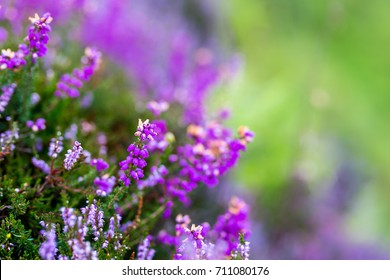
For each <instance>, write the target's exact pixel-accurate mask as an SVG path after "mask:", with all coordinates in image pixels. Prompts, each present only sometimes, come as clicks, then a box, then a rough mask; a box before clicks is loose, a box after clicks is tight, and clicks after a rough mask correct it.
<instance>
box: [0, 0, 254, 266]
mask: <svg viewBox="0 0 390 280" xmlns="http://www.w3.org/2000/svg"><path fill="white" fill-rule="evenodd" d="M16 2H17V3H19V2H23V1H16ZM76 2H77V1H75V3H76ZM113 2H115V3H116V5H119V1H113ZM42 3H44V1H43V2H42ZM72 3H73V2H72ZM4 8H5V9H9V7H7V6H5V7H2V9H4ZM20 14H23V13H20ZM8 16H9V14H8ZM119 18H120V17H119ZM99 19H100V18H99ZM8 20H9V18H8ZM55 22H56V17H55V16H53V17H52V16H51V14H50V13H44V14H43V15H42V16H40V15H38V14H35V15H34V16H33V17H30V25H29V27H28V28H27V35H26V37H25V39H24V43H20V42H18V41H22V40H18V39H16V37H18V36H17V35H16V34H18V33H17V32H14V33H12V31H11V29H10V33H9V34H8V38H11V39H12V40H11V39H10V40H9V42H8V41H7V42H6V43H5V46H4V49H3V50H2V51H1V57H0V86H1V95H0V203H1V206H0V217H1V227H0V257H1V259H50V260H52V259H58V260H65V259H153V258H155V257H157V258H168V259H248V258H249V256H250V252H249V250H250V242H249V241H248V240H249V238H250V234H251V231H250V221H249V208H250V207H249V205H248V204H247V203H245V202H244V201H243V200H242V199H240V198H238V197H233V198H232V200H231V202H230V204H229V206H228V207H226V208H227V210H226V213H225V214H222V213H220V215H219V216H218V217H217V221H216V222H215V224H214V226H210V224H209V223H212V222H213V221H204V222H203V223H202V224H201V225H195V223H191V219H190V218H189V217H190V216H196V212H194V213H192V210H191V209H192V206H193V205H192V199H191V196H192V194H193V191H194V190H195V189H196V190H197V191H199V192H202V191H205V190H207V188H219V187H222V186H223V185H221V184H220V180H221V179H222V178H224V177H225V176H226V174H227V173H228V172H229V170H231V169H232V168H233V167H234V166H235V165H236V164H237V162H238V159H239V157H240V155H241V154H242V153H243V152H245V151H246V149H247V146H248V144H249V143H250V142H251V141H252V140H253V137H254V133H253V132H251V131H250V130H249V129H248V128H247V127H244V126H243V127H240V128H239V129H238V130H237V132H236V133H234V132H233V131H231V130H230V129H229V128H227V127H226V126H225V125H224V123H223V118H220V117H215V116H211V115H207V114H205V110H204V102H205V96H206V93H207V94H208V93H209V91H210V89H211V87H212V86H215V85H216V82H217V80H218V78H219V77H220V72H219V70H218V66H217V65H216V64H214V63H212V53H211V51H210V50H206V49H197V50H195V47H192V49H191V50H189V51H186V52H184V53H182V51H183V50H184V48H183V47H182V46H181V45H180V46H176V45H175V44H182V43H183V42H182V41H180V40H181V39H180V38H179V37H177V36H176V35H175V36H172V37H169V36H170V35H171V34H168V35H169V36H168V35H167V36H168V38H169V40H168V42H169V43H168V44H171V41H170V40H171V39H173V38H179V39H180V40H179V39H175V41H174V42H175V44H174V46H173V47H172V49H171V50H168V51H167V53H163V54H161V53H160V50H157V49H155V48H150V49H149V52H150V53H148V54H147V55H148V56H147V59H148V60H149V59H150V60H153V59H155V58H156V57H164V56H168V57H170V58H171V59H170V62H169V63H168V64H165V66H164V67H165V68H164V69H165V74H164V75H166V76H164V78H163V79H161V77H160V78H156V77H155V76H154V74H153V75H151V76H148V77H145V76H144V75H147V74H146V73H147V72H149V70H150V69H146V70H147V71H143V69H141V68H140V67H141V65H142V66H145V67H146V66H148V67H151V65H153V63H149V64H148V63H147V62H144V61H141V62H134V63H136V64H134V65H130V67H131V69H132V71H131V73H133V77H132V78H133V80H134V81H135V83H134V85H133V92H130V90H128V89H127V90H124V88H127V87H129V84H130V83H128V82H127V77H128V73H126V74H123V73H122V71H121V70H123V69H122V68H121V67H120V66H119V67H118V66H117V64H113V63H112V62H111V61H110V58H109V57H110V56H113V54H119V52H117V49H115V48H116V47H117V46H119V45H120V44H121V41H120V39H118V40H119V42H114V44H113V48H114V50H112V49H109V48H108V49H107V48H104V47H103V48H101V50H99V49H98V48H95V45H96V46H99V45H102V42H101V41H99V40H96V41H95V43H96V44H91V46H87V47H86V48H85V49H82V48H79V47H75V50H74V53H75V54H77V59H72V55H74V56H76V55H75V54H73V53H71V52H66V51H65V50H64V49H62V48H61V47H60V46H59V45H58V42H57V43H53V46H51V44H50V43H51V37H52V34H53V37H54V38H55V39H57V40H58V37H57V36H58V34H59V33H56V30H55V25H54V24H55ZM95 23H96V22H95ZM88 24H90V25H91V26H89V27H88ZM113 24H114V23H113ZM129 24H133V22H131V21H130V23H129ZM11 27H12V21H11ZM83 27H84V28H86V29H87V30H88V28H93V27H94V22H93V21H92V20H91V22H90V23H88V22H85V23H84V25H83ZM95 33H96V34H94V32H89V34H90V36H95V35H96V36H98V32H97V31H95ZM11 34H15V38H12V36H11ZM93 34H94V35H93ZM135 34H138V33H136V32H135ZM145 34H146V35H147V36H150V31H148V32H147V33H145ZM116 38H121V37H120V36H119V37H116ZM148 38H149V37H148ZM183 38H186V37H183ZM160 39H161V40H163V38H160ZM176 40H179V41H176ZM91 41H93V40H92V39H91V40H90V41H89V42H91ZM15 42H18V43H15ZM131 43H132V42H131V41H130V42H126V44H127V45H126V47H128V48H130V50H131V48H135V50H140V49H139V46H136V47H134V46H132V45H131ZM162 43H164V41H162ZM61 44H62V45H63V46H66V45H67V44H68V42H67V41H66V38H65V39H63V41H62V42H61ZM69 44H70V45H71V43H69ZM51 48H52V49H51ZM61 52H63V53H61ZM50 53H56V54H57V55H58V56H63V57H62V58H61V57H54V58H53V56H50ZM82 53H84V55H83V54H82ZM105 53H108V54H109V55H108V56H105ZM125 53H127V52H125ZM125 53H123V52H122V54H125ZM129 53H131V51H130V52H129ZM131 55H134V54H131ZM131 55H130V58H133V57H132V56H131ZM80 57H81V59H80ZM194 57H195V62H194V61H193V59H194ZM61 59H62V60H61ZM80 60H81V65H80V63H79V62H77V61H80ZM64 61H66V63H63V62H64ZM124 61H126V59H124ZM61 62H62V63H61ZM187 63H188V65H190V64H191V63H194V65H192V66H188V65H187ZM151 72H153V71H151ZM163 84H164V85H166V87H165V86H164V87H163ZM134 92H137V94H136V95H132V93H134ZM151 92H153V93H154V94H150V93H151ZM180 93H181V94H180ZM129 96H130V97H129ZM138 99H140V100H141V102H138ZM134 103H136V105H137V106H135V105H134ZM124 104H125V105H124ZM122 108H125V109H124V110H123V109H122ZM202 207H207V205H203V206H202ZM173 223H176V225H173Z"/></svg>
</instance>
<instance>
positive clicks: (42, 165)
mask: <svg viewBox="0 0 390 280" xmlns="http://www.w3.org/2000/svg"><path fill="white" fill-rule="evenodd" d="M31 162H32V164H33V165H34V166H35V167H37V168H39V169H41V170H42V171H43V172H44V173H45V174H49V173H50V166H49V165H48V164H47V163H46V162H45V161H44V160H41V159H37V158H36V157H33V158H32V159H31Z"/></svg>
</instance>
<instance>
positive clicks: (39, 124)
mask: <svg viewBox="0 0 390 280" xmlns="http://www.w3.org/2000/svg"><path fill="white" fill-rule="evenodd" d="M26 126H27V127H29V128H31V129H32V131H34V132H37V131H39V130H45V129H46V120H45V119H43V118H39V119H37V120H36V121H35V122H34V121H32V120H28V121H27V122H26Z"/></svg>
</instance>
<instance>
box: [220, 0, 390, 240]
mask: <svg viewBox="0 0 390 280" xmlns="http://www.w3.org/2000/svg"><path fill="white" fill-rule="evenodd" d="M223 8H224V9H226V13H228V15H229V21H230V26H229V27H227V28H232V31H231V32H232V33H233V34H234V36H235V40H236V41H235V44H236V48H237V49H238V51H239V52H240V53H242V54H243V56H244V61H245V65H244V68H243V72H242V73H240V74H239V75H238V77H237V79H236V80H235V81H234V82H233V84H232V85H231V87H228V88H227V89H225V91H227V92H224V94H227V98H226V101H225V102H227V103H225V105H227V106H228V107H230V108H232V113H233V117H232V118H231V120H230V123H229V125H230V126H232V127H236V126H239V125H242V124H245V125H248V126H249V127H250V128H251V129H252V130H254V131H255V133H256V138H255V141H254V142H253V143H252V144H251V146H250V148H249V149H248V152H247V153H246V154H245V155H244V156H243V158H242V160H241V163H240V164H239V165H238V167H237V169H236V171H235V174H234V176H236V177H237V178H238V181H241V182H244V184H245V185H246V186H249V187H250V188H251V189H253V190H254V191H257V190H260V192H261V194H264V195H269V196H271V197H272V195H273V194H277V192H278V190H279V191H280V190H282V189H283V188H284V187H286V186H287V185H288V181H289V180H291V177H292V174H294V173H296V172H297V171H299V170H301V171H302V170H303V171H304V172H305V173H306V176H308V178H309V182H311V187H312V188H313V192H314V193H315V192H316V188H320V186H321V181H322V180H325V181H326V180H329V178H330V177H331V176H332V174H333V172H334V169H335V167H336V166H337V165H338V163H339V159H340V157H342V156H341V155H342V154H343V153H345V154H346V155H347V156H346V160H347V161H350V162H352V163H358V164H359V166H360V167H361V169H360V170H362V171H363V173H364V174H362V176H363V177H364V180H362V181H361V182H359V184H361V185H362V190H361V191H360V192H359V195H358V197H357V198H355V200H356V201H355V202H354V207H353V208H352V210H351V212H350V213H349V216H348V218H347V221H346V224H347V226H348V229H349V230H350V231H351V232H352V233H354V234H355V235H356V237H357V238H362V239H375V238H379V237H383V236H387V237H388V239H389V240H390V145H389V140H390V108H389V106H390V1H386V0H376V1H360V0H359V1H356V0H346V1H339V0H328V1H326V0H316V1H313V0H245V1H241V0H230V1H226V2H225V1H224V2H223ZM308 139H309V140H308ZM310 139H311V140H310ZM313 139H314V140H313ZM334 143H336V145H335V144H334ZM334 146H336V148H334ZM344 160H345V158H344ZM271 199H272V198H271Z"/></svg>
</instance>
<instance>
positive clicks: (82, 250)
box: [68, 238, 97, 260]
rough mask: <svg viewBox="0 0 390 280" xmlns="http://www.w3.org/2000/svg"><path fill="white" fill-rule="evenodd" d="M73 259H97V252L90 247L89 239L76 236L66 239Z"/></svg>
mask: <svg viewBox="0 0 390 280" xmlns="http://www.w3.org/2000/svg"><path fill="white" fill-rule="evenodd" d="M68 245H69V246H70V248H71V250H72V259H74V260H97V252H96V251H95V250H93V249H92V247H91V243H90V242H89V241H85V240H80V239H77V238H74V239H71V240H68Z"/></svg>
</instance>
